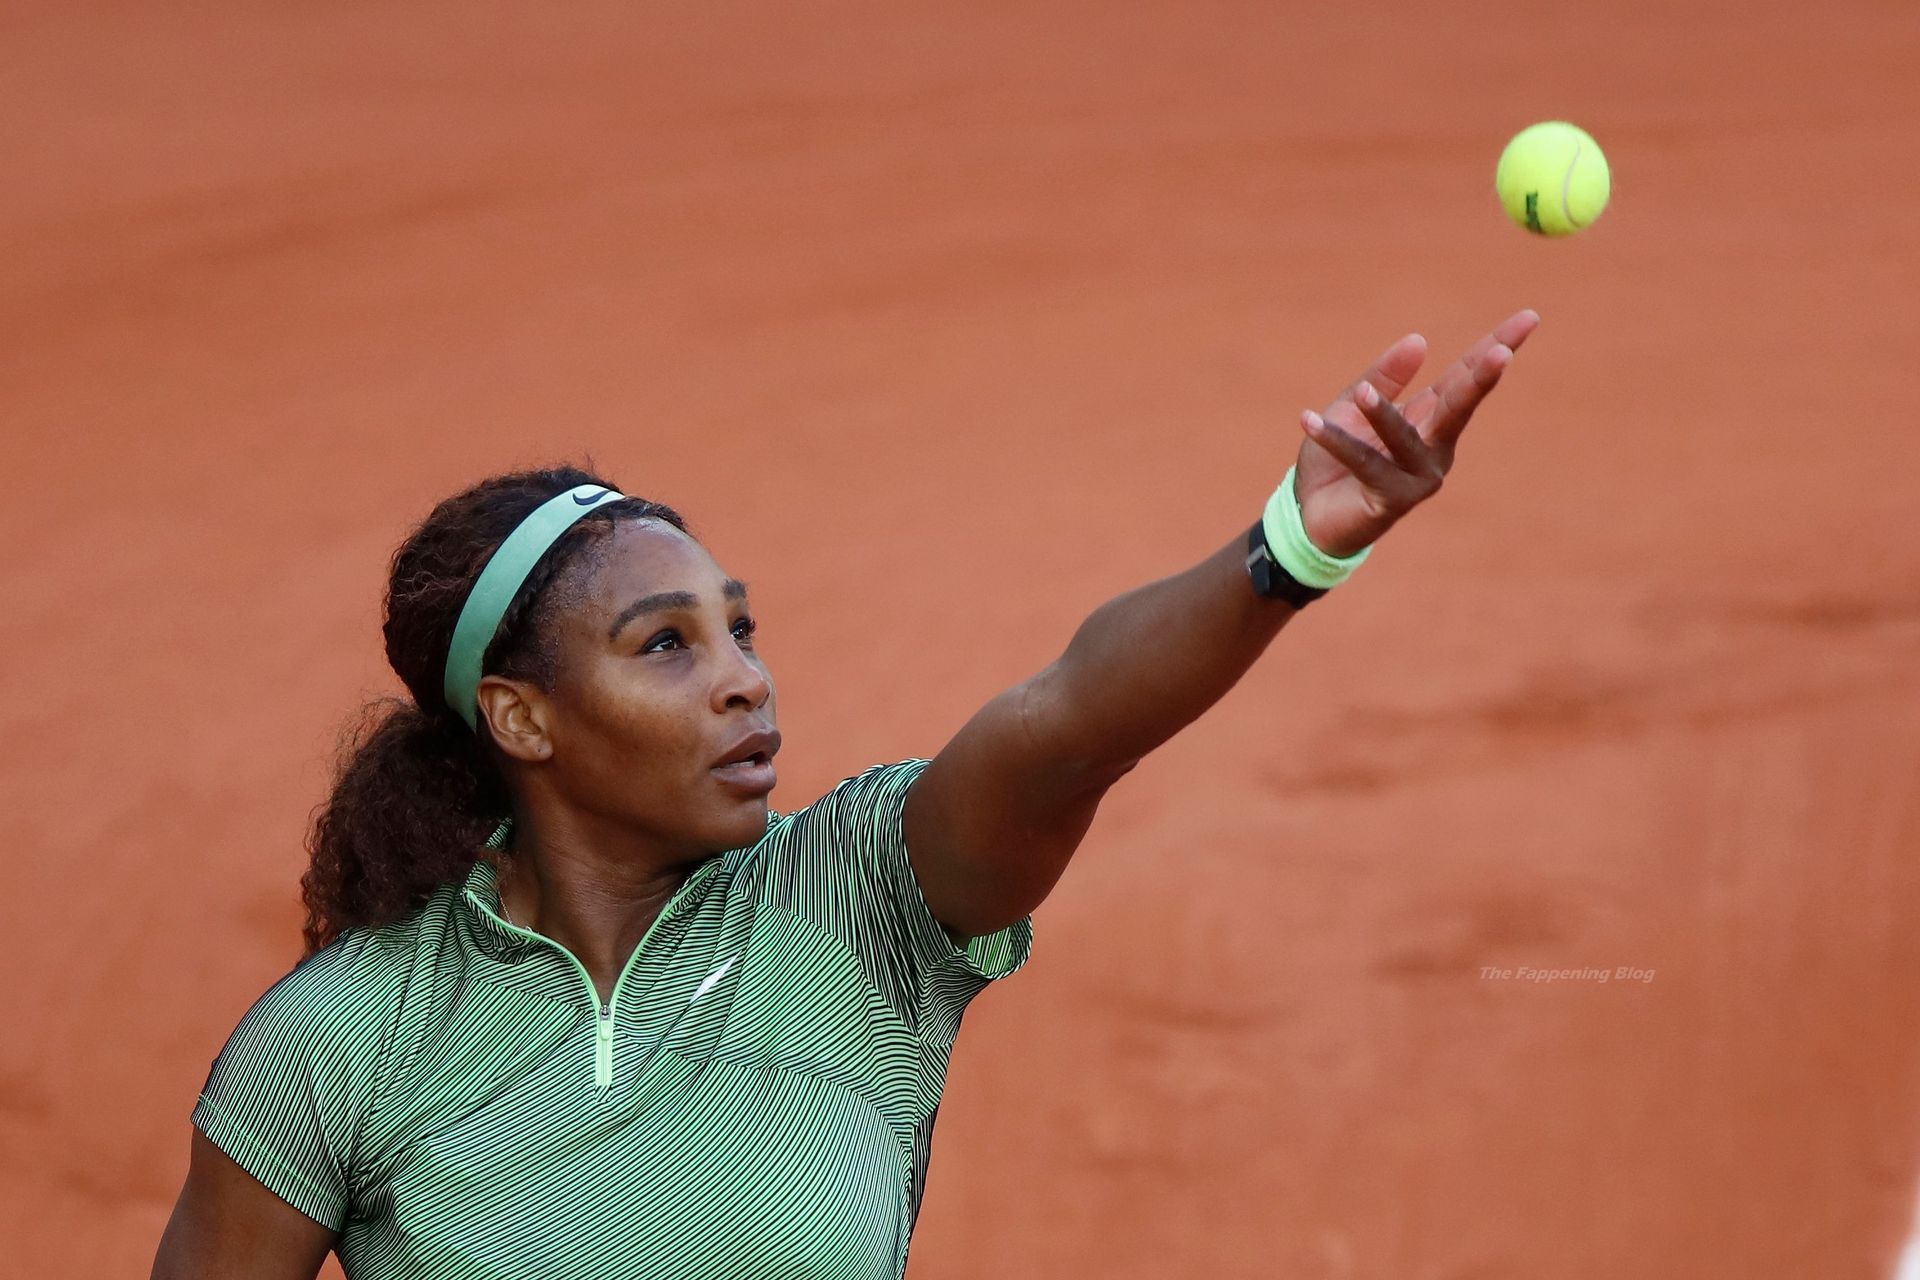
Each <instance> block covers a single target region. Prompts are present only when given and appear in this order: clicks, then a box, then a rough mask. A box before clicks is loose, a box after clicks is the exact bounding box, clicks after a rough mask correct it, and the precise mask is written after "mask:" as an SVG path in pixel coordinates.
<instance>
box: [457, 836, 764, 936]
mask: <svg viewBox="0 0 1920 1280" xmlns="http://www.w3.org/2000/svg"><path fill="white" fill-rule="evenodd" d="M725 860H726V855H725V854H719V853H716V854H714V855H713V856H712V857H710V858H708V859H707V860H706V861H704V862H702V863H700V864H699V865H698V866H696V867H694V869H693V870H692V871H691V872H689V873H688V875H687V878H686V880H685V881H684V882H682V883H681V885H680V888H679V890H678V891H676V892H675V894H674V896H673V898H672V899H671V905H672V906H673V909H674V913H675V914H676V915H680V914H684V913H686V912H687V911H688V910H689V909H691V908H692V907H694V906H697V905H698V904H699V902H700V900H701V899H703V898H705V897H706V895H707V891H708V890H709V889H710V888H711V887H712V885H713V880H714V876H715V875H717V874H718V873H719V870H720V866H721V864H722V863H723V862H724V861H725ZM457 901H458V905H459V908H460V912H461V915H462V916H463V917H464V918H465V920H466V922H467V936H468V938H469V939H470V940H471V941H472V942H473V944H474V945H475V946H477V947H479V948H480V949H481V950H482V951H484V952H486V953H487V954H488V955H491V956H493V957H494V958H496V959H500V960H516V959H518V958H520V957H521V956H524V955H526V954H527V952H528V951H530V950H533V949H534V948H537V947H542V946H546V945H550V944H548V943H544V942H542V941H541V940H540V939H538V938H535V937H532V936H530V935H529V934H528V933H527V932H526V931H523V930H520V929H517V928H515V927H514V926H512V925H510V924H508V923H507V922H506V920H505V919H503V918H502V915H501V911H500V872H499V869H498V868H497V867H495V866H494V865H493V862H492V860H491V859H488V858H477V859H475V860H474V864H473V867H472V869H471V870H469V871H468V872H467V875H466V878H465V879H464V880H463V881H462V882H461V885H460V894H459V897H458V900H457ZM551 945H558V944H551Z"/></svg>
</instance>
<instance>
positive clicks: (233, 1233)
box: [153, 1129, 335, 1280]
mask: <svg viewBox="0 0 1920 1280" xmlns="http://www.w3.org/2000/svg"><path fill="white" fill-rule="evenodd" d="M334 1239H335V1233H334V1231H333V1229H332V1228H330V1227H327V1226H324V1225H322V1224H321V1223H318V1222H315V1221H314V1220H313V1219H312V1218H309V1217H308V1216H307V1215H306V1214H304V1213H302V1212H300V1211H299V1210H298V1209H296V1208H294V1207H293V1206H292V1205H290V1204H288V1203H287V1202H286V1201H285V1200H282V1199H281V1198H280V1197H279V1196H277V1195H275V1194H274V1193H273V1192H271V1191H269V1190H267V1189H266V1187H264V1186H262V1185H261V1184H260V1183H259V1182H258V1181H256V1180H255V1179H254V1177H253V1175H252V1174H250V1173H248V1172H247V1171H246V1170H245V1169H243V1168H241V1167H240V1166H239V1165H238V1164H236V1163H234V1161H233V1159H232V1157H230V1156H228V1155H227V1153H226V1152H224V1151H222V1150H220V1148H218V1147H216V1146H214V1145H213V1143H212V1142H210V1141H208V1140H207V1137H206V1135H205V1134H203V1133H201V1132H200V1131H199V1130H198V1129H195V1130H194V1131H193V1150H192V1155H191V1157H190V1163H189V1165H188V1168H187V1181H186V1185H184V1186H183V1187H181V1189H180V1199H179V1201H178V1202H177V1203H176V1204H175V1205H174V1207H173V1216H172V1217H171V1218H169V1219H168V1220H167V1229H166V1231H165V1232H164V1233H162V1235H161V1237H160V1249H159V1252H158V1253H157V1254H156V1255H155V1256H154V1260H153V1280H225V1278H226V1277H234V1278H235V1280H238V1277H243V1276H244V1277H250V1278H257V1280H313V1277H314V1276H316V1275H318V1274H319V1271H320V1264H321V1263H322V1262H324V1261H325V1260H326V1257H327V1251H328V1250H329V1249H331V1248H333V1245H334Z"/></svg>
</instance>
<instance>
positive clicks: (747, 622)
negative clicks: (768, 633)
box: [640, 618, 760, 653]
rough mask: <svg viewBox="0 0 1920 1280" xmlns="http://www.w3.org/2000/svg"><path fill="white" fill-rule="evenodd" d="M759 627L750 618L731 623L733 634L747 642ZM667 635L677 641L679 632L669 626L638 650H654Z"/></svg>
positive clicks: (644, 651)
mask: <svg viewBox="0 0 1920 1280" xmlns="http://www.w3.org/2000/svg"><path fill="white" fill-rule="evenodd" d="M759 629H760V624H759V623H758V622H755V621H754V620H753V619H752V618H742V619H740V620H739V621H738V622H736V623H734V624H733V634H734V635H736V636H740V637H741V638H743V639H745V640H747V641H749V642H751V641H752V639H753V633H754V632H756V631H758V630H759ZM668 637H672V638H673V639H674V640H675V641H678V640H679V639H680V633H679V632H678V631H675V630H673V629H671V628H669V629H668V630H665V631H662V632H661V633H660V634H659V635H657V636H655V637H654V638H653V639H652V640H650V641H648V642H647V647H646V648H644V649H642V650H641V651H640V652H642V653H652V652H654V646H656V645H658V644H659V643H660V642H661V641H663V640H666V639H667V638H668Z"/></svg>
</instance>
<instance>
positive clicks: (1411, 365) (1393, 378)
mask: <svg viewBox="0 0 1920 1280" xmlns="http://www.w3.org/2000/svg"><path fill="white" fill-rule="evenodd" d="M1426 359H1427V340H1426V339H1425V338H1423V337H1421V336H1420V335H1419V334H1417V333H1410V334H1408V335H1407V336H1406V337H1404V338H1401V339H1400V340H1399V341H1397V342H1395V343H1393V345H1391V346H1389V347H1388V348H1387V349H1386V350H1385V351H1382V352H1381V353H1380V358H1379V359H1378V360H1375V361H1374V362H1373V363H1372V364H1371V365H1369V366H1368V367H1367V371H1366V372H1365V373H1363V374H1361V375H1360V380H1359V382H1355V383H1354V384H1353V386H1351V387H1348V388H1347V389H1346V390H1345V391H1342V392H1341V393H1340V394H1339V395H1338V396H1336V397H1335V401H1336V402H1338V401H1340V400H1351V399H1353V392H1354V389H1355V388H1356V387H1358V386H1359V385H1360V383H1362V382H1364V383H1370V384H1371V385H1372V386H1373V387H1374V389H1375V390H1377V391H1378V392H1379V393H1380V394H1381V395H1383V396H1385V397H1386V398H1387V399H1389V400H1398V399H1399V398H1400V396H1401V394H1402V393H1404V392H1405V391H1406V389H1407V385H1408V384H1409V383H1411V382H1412V381H1413V375H1415V374H1416V373H1419V372H1420V366H1421V365H1422V364H1424V363H1426Z"/></svg>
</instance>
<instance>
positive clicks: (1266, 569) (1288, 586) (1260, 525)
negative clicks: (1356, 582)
mask: <svg viewBox="0 0 1920 1280" xmlns="http://www.w3.org/2000/svg"><path fill="white" fill-rule="evenodd" d="M1247 572H1248V573H1249V574H1250V575H1252V577H1253V589H1254V591H1255V592H1256V593H1257V594H1259V595H1263V596H1267V597H1269V598H1270V599H1274V600H1285V601H1286V602H1287V603H1288V604H1290V605H1292V606H1293V607H1294V608H1296V609H1304V608H1306V607H1307V606H1308V605H1310V604H1312V603H1313V602H1314V601H1315V600H1318V599H1319V598H1320V597H1321V596H1323V595H1325V594H1327V592H1328V591H1329V590H1331V588H1329V587H1310V586H1308V585H1307V584H1306V583H1304V582H1302V581H1300V579H1298V578H1296V577H1294V576H1293V575H1292V574H1290V573H1288V572H1287V571H1286V570H1285V569H1284V568H1282V567H1281V565H1280V562H1279V561H1278V560H1275V559H1274V558H1273V552H1272V550H1271V549H1270V548H1268V546H1267V527H1266V519H1265V517H1264V516H1262V518H1261V519H1259V520H1255V521H1254V522H1253V528H1251V529H1249V530H1247Z"/></svg>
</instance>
